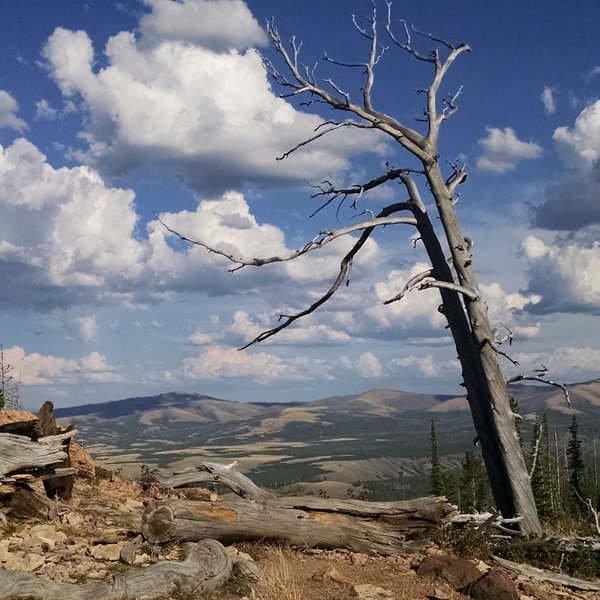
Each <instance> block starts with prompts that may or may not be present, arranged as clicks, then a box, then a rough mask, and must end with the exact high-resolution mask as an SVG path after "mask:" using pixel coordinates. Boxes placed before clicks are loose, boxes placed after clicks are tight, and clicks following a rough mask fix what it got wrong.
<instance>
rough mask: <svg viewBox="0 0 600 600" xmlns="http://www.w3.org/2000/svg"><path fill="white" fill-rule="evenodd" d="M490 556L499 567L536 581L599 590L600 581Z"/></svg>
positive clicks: (579, 588) (577, 588) (578, 588)
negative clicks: (561, 573) (587, 579)
mask: <svg viewBox="0 0 600 600" xmlns="http://www.w3.org/2000/svg"><path fill="white" fill-rule="evenodd" d="M492 558H493V560H494V562H495V563H497V564H498V565H500V566H501V567H503V568H505V569H507V570H509V571H512V572H513V573H518V574H520V575H525V576H526V577H530V578H531V579H534V580H536V581H542V582H545V583H555V584H558V585H563V586H565V587H569V588H572V589H576V590H585V591H595V592H597V591H600V583H596V582H593V581H586V580H585V579H578V578H577V577H570V576H569V575H560V574H558V573H553V572H552V571H544V570H543V569H538V568H537V567H532V566H531V565H526V564H521V563H516V562H512V561H511V560H506V559H505V558H500V557H499V556H495V555H493V556H492Z"/></svg>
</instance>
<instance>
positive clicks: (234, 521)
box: [142, 496, 455, 556]
mask: <svg viewBox="0 0 600 600" xmlns="http://www.w3.org/2000/svg"><path fill="white" fill-rule="evenodd" d="M454 513H455V507H454V506H453V505H451V504H449V503H448V502H446V501H445V499H444V498H434V497H429V498H417V499H415V500H407V501H402V502H364V501H360V500H335V499H324V498H318V497H313V496H308V497H288V498H269V499H266V500H264V501H262V502H252V501H248V500H241V499H240V500H231V501H230V500H223V501H219V502H201V501H191V500H166V501H157V502H152V503H150V504H149V505H148V507H147V508H146V510H145V511H144V513H143V515H142V533H143V535H144V537H145V538H146V539H147V540H148V541H150V542H153V543H162V542H167V541H175V540H182V539H186V540H189V541H196V540H201V539H205V538H214V539H217V540H219V541H220V542H222V543H225V544H230V543H235V542H240V541H250V540H262V539H270V540H279V541H286V542H289V543H291V544H293V545H296V546H301V547H310V548H326V549H332V548H344V549H347V550H350V551H353V552H362V553H366V554H381V555H385V556H389V555H394V554H402V553H406V552H411V551H417V550H422V549H423V548H425V547H426V546H427V545H429V541H428V540H426V539H424V536H423V533H424V532H425V531H426V530H427V529H430V528H432V527H434V526H436V525H439V524H442V523H445V522H447V521H448V520H449V517H451V516H452V515H453V514H454Z"/></svg>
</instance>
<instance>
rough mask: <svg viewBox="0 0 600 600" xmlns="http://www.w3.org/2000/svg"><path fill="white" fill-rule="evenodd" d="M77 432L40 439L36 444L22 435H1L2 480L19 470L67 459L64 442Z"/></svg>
mask: <svg viewBox="0 0 600 600" xmlns="http://www.w3.org/2000/svg"><path fill="white" fill-rule="evenodd" d="M74 434H75V430H72V431H68V432H66V433H61V434H60V435H50V436H46V437H41V438H39V439H38V440H37V441H36V442H33V441H31V440H30V439H29V438H26V437H24V436H21V435H14V434H12V433H0V480H1V479H2V478H4V477H5V476H6V475H9V474H10V473H14V472H16V471H19V470H24V469H32V468H38V467H46V466H48V465H52V464H56V463H60V462H62V461H64V460H65V458H66V457H67V452H66V449H65V445H64V442H65V440H68V439H69V438H71V437H72V436H73V435H74Z"/></svg>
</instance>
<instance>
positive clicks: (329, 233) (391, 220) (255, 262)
mask: <svg viewBox="0 0 600 600" xmlns="http://www.w3.org/2000/svg"><path fill="white" fill-rule="evenodd" d="M395 206H398V205H395ZM399 210H401V209H398V210H396V211H394V212H398V211H399ZM154 216H155V217H156V219H157V220H158V222H159V223H160V224H161V225H162V226H163V227H164V228H165V229H166V230H167V231H168V232H169V233H172V234H173V235H176V236H177V237H178V238H179V239H180V240H182V241H184V242H188V243H190V244H193V245H195V246H201V247H202V248H206V249H207V250H208V251H209V252H212V253H213V254H218V255H219V256H223V257H224V258H226V259H227V260H229V261H231V262H232V263H235V264H236V265H238V266H237V267H236V268H234V269H230V272H234V271H238V270H239V269H241V268H242V267H262V266H263V265H267V264H271V263H277V262H288V261H290V260H294V259H296V258H298V257H299V256H302V255H303V254H307V253H308V252H312V251H313V250H317V249H318V248H322V247H323V246H325V245H326V244H329V243H330V242H333V240H335V239H337V238H339V237H342V236H344V235H348V234H349V233H353V232H354V231H364V230H366V229H371V230H373V229H375V228H376V227H382V226H383V227H384V226H387V225H414V226H416V225H417V220H416V219H415V218H414V217H389V216H387V217H375V218H372V219H369V220H367V221H363V222H361V223H354V224H352V225H348V226H347V227H342V228H341V229H326V230H324V231H321V232H319V235H318V236H317V237H315V239H313V240H312V241H310V242H308V244H306V245H305V246H304V247H303V248H301V249H300V250H295V251H294V252H292V253H291V254H288V255H287V256H270V257H268V258H252V259H244V258H237V257H235V256H233V255H232V254H228V253H227V252H225V251H223V250H219V249H218V248H213V247H212V246H209V245H208V244H206V243H205V242H203V241H201V240H192V239H190V238H188V237H186V236H184V235H182V234H181V233H179V232H178V231H175V230H174V229H171V228H170V227H169V226H168V225H167V224H166V223H165V222H164V221H162V220H161V219H160V217H158V216H157V215H156V213H154Z"/></svg>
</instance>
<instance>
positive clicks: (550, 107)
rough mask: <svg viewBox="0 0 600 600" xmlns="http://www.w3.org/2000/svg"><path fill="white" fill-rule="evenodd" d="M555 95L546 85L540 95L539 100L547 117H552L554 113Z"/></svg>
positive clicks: (553, 90)
mask: <svg viewBox="0 0 600 600" xmlns="http://www.w3.org/2000/svg"><path fill="white" fill-rule="evenodd" d="M555 93H556V89H555V88H553V87H550V86H549V85H547V86H545V87H544V90H543V91H542V93H541V95H540V98H541V100H542V103H543V105H544V110H545V111H546V114H548V115H553V114H554V113H555V112H556V101H555V100H554V94H555Z"/></svg>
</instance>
